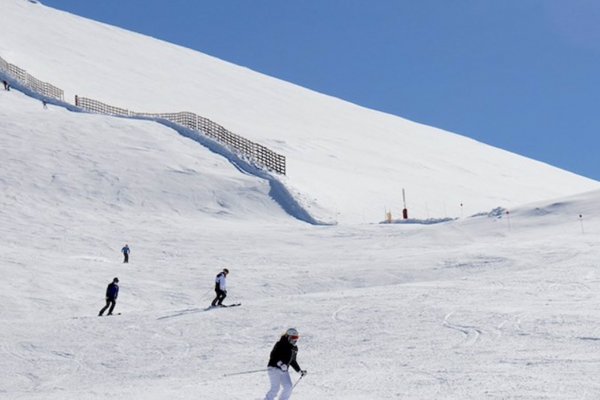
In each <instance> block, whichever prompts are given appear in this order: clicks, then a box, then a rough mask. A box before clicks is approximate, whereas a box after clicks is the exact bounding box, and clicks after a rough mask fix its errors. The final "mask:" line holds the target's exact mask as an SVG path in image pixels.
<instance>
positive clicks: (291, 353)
mask: <svg viewBox="0 0 600 400" xmlns="http://www.w3.org/2000/svg"><path fill="white" fill-rule="evenodd" d="M299 338H300V336H299V335H298V331H297V330H296V329H295V328H290V329H288V330H287V331H286V332H285V334H283V335H282V336H281V338H280V339H279V341H278V342H277V343H275V346H273V350H271V356H270V357H269V364H268V365H267V367H268V368H267V372H268V374H269V380H270V381H271V389H270V390H269V391H268V392H267V395H266V396H265V400H275V396H277V393H278V392H279V388H280V387H283V390H282V391H281V394H280V395H279V400H287V399H289V398H290V396H291V395H292V379H291V378H290V373H289V371H288V370H289V367H292V368H294V370H296V372H299V373H300V375H301V376H304V375H306V370H304V369H301V368H300V365H298V362H297V361H296V354H298V347H296V343H297V342H298V339H299Z"/></svg>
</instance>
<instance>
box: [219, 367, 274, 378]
mask: <svg viewBox="0 0 600 400" xmlns="http://www.w3.org/2000/svg"><path fill="white" fill-rule="evenodd" d="M266 370H267V369H266V368H261V369H253V370H252V371H241V372H232V373H230V374H223V376H234V375H245V374H255V373H257V372H263V371H266Z"/></svg>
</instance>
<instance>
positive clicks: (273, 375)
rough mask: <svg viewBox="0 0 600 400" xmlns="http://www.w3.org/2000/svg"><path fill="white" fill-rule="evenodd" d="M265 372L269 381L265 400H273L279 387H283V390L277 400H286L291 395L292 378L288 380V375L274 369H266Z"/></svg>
mask: <svg viewBox="0 0 600 400" xmlns="http://www.w3.org/2000/svg"><path fill="white" fill-rule="evenodd" d="M267 372H268V374H269V380H270V381H271V390H269V391H268V392H267V395H266V396H265V400H275V396H277V392H279V387H280V386H283V390H282V391H281V394H280V395H279V400H288V399H289V398H290V396H291V395H292V378H290V373H289V372H287V371H282V370H280V369H279V368H275V367H269V368H267Z"/></svg>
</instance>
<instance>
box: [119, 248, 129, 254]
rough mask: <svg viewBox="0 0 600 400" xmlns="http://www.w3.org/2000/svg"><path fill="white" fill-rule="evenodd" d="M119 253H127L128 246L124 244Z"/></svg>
mask: <svg viewBox="0 0 600 400" xmlns="http://www.w3.org/2000/svg"><path fill="white" fill-rule="evenodd" d="M121 253H123V254H129V246H125V247H123V248H122V249H121Z"/></svg>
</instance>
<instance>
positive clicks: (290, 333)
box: [285, 328, 298, 336]
mask: <svg viewBox="0 0 600 400" xmlns="http://www.w3.org/2000/svg"><path fill="white" fill-rule="evenodd" d="M285 334H286V336H298V330H297V329H296V328H290V329H288V330H287V331H285Z"/></svg>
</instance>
